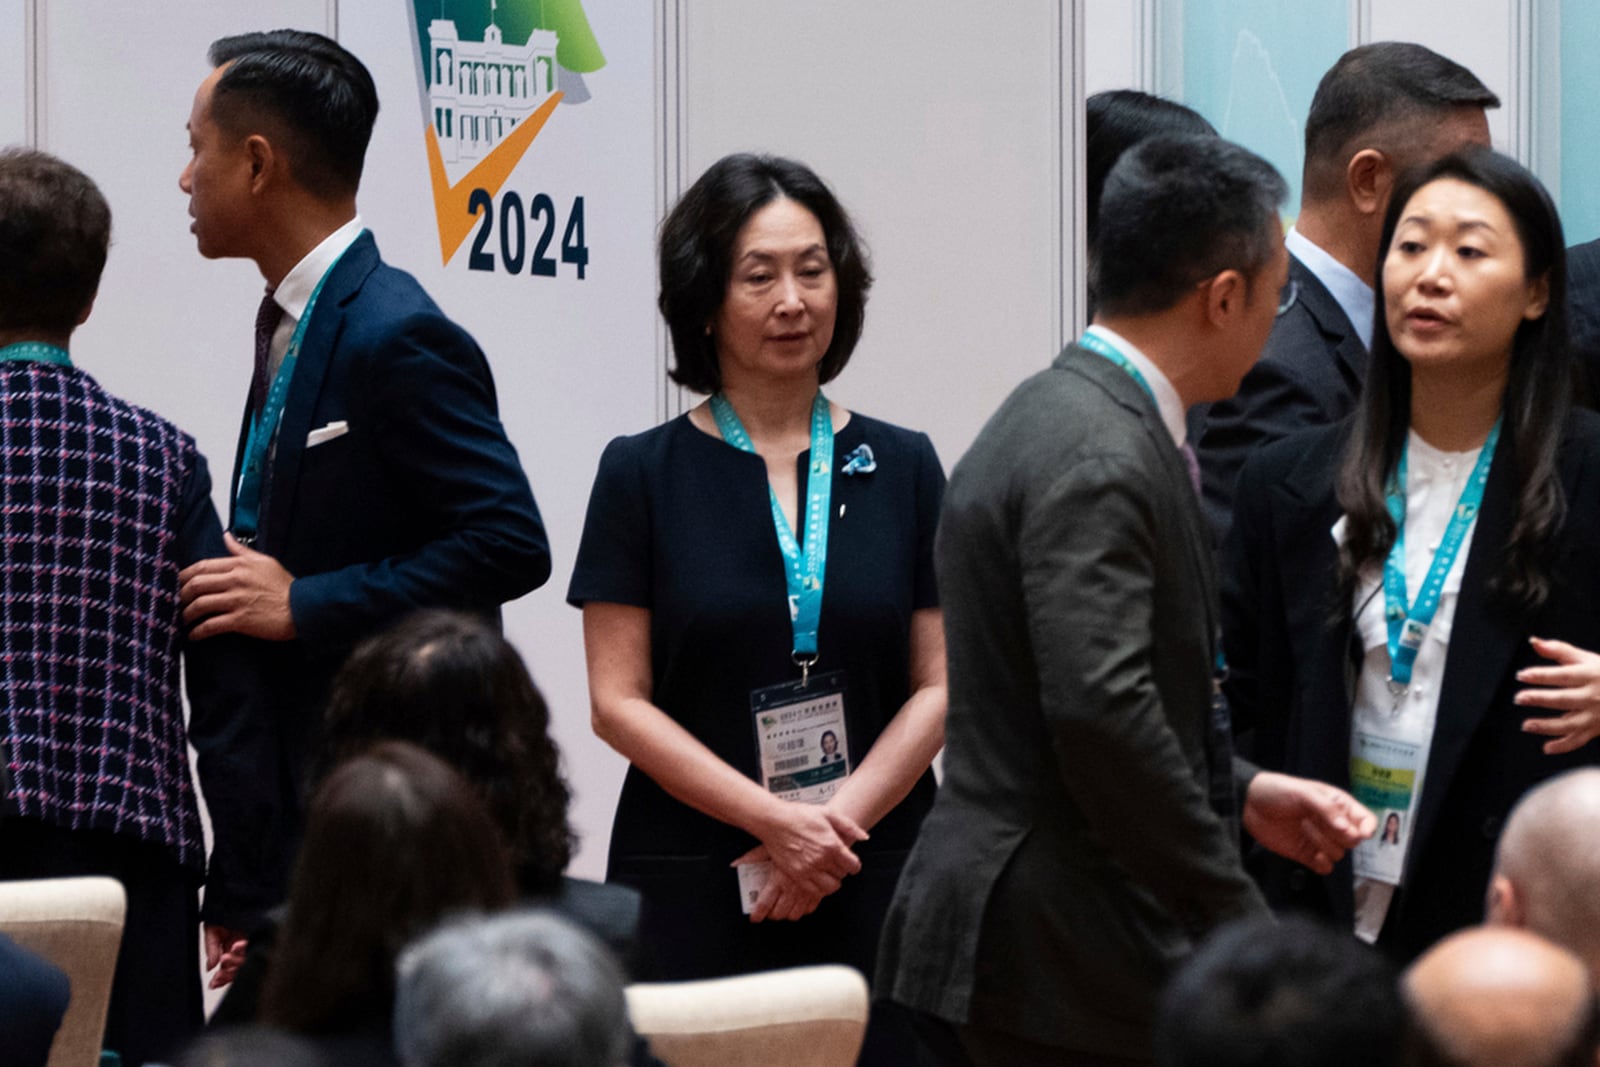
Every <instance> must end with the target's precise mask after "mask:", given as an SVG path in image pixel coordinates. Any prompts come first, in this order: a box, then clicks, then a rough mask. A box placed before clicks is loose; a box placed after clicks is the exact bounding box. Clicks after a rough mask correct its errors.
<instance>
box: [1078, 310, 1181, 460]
mask: <svg viewBox="0 0 1600 1067" xmlns="http://www.w3.org/2000/svg"><path fill="white" fill-rule="evenodd" d="M1085 332H1087V333H1092V334H1094V335H1095V336H1096V337H1098V338H1100V340H1102V341H1104V342H1105V343H1106V344H1108V345H1110V346H1111V347H1112V348H1115V349H1116V350H1117V351H1118V352H1120V353H1121V354H1122V356H1123V358H1125V359H1126V360H1127V361H1128V362H1129V363H1132V364H1133V365H1134V366H1135V367H1137V368H1138V369H1139V373H1140V374H1142V375H1144V380H1145V381H1146V382H1147V383H1149V385H1150V391H1151V392H1152V393H1154V394H1155V398H1156V411H1158V412H1160V414H1161V423H1162V425H1164V426H1165V427H1166V428H1167V432H1168V433H1170V434H1171V435H1172V443H1173V444H1175V445H1177V446H1178V447H1179V448H1182V447H1183V443H1184V441H1185V440H1186V439H1187V438H1188V436H1189V429H1188V425H1187V424H1186V422H1185V420H1184V417H1183V400H1182V399H1181V398H1179V396H1178V390H1176V389H1174V388H1173V386H1172V383H1171V382H1170V381H1168V380H1167V376H1166V375H1165V374H1162V373H1161V368H1159V367H1157V366H1156V365H1155V364H1154V363H1152V362H1150V357H1149V356H1147V355H1145V354H1144V353H1143V352H1141V351H1139V350H1138V349H1137V348H1135V347H1134V346H1133V345H1132V344H1130V343H1129V342H1128V339H1127V338H1125V337H1123V336H1122V335H1121V334H1119V333H1117V332H1116V331H1115V330H1108V329H1106V328H1105V327H1104V326H1091V327H1089V329H1088V330H1087V331H1085Z"/></svg>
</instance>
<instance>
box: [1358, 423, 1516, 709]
mask: <svg viewBox="0 0 1600 1067" xmlns="http://www.w3.org/2000/svg"><path fill="white" fill-rule="evenodd" d="M1499 443H1500V420H1499V419H1496V420H1495V424H1494V428H1493V429H1491V430H1490V431H1489V437H1488V439H1487V440H1485V441H1484V442H1483V450H1482V451H1481V452H1479V453H1478V462H1477V464H1476V465H1475V466H1474V467H1473V468H1472V476H1471V477H1470V478H1468V479H1467V484H1466V487H1465V488H1464V489H1462V490H1461V499H1460V500H1459V501H1458V502H1457V503H1456V508H1455V511H1454V512H1452V513H1451V515H1450V524H1449V525H1448V526H1447V527H1445V531H1444V537H1443V538H1441V539H1440V541H1439V550H1438V551H1437V552H1435V553H1434V554H1433V563H1432V564H1430V565H1429V567H1428V573H1427V576H1426V577H1425V578H1423V580H1422V590H1421V592H1419V593H1418V594H1417V601H1416V603H1415V604H1412V605H1411V606H1410V607H1409V608H1407V606H1406V455H1407V453H1408V452H1410V450H1411V446H1410V442H1409V441H1408V442H1407V443H1406V446H1405V448H1403V449H1402V450H1401V452H1400V463H1399V465H1398V466H1397V467H1396V468H1395V474H1394V478H1393V479H1392V480H1391V481H1390V482H1389V490H1388V493H1387V494H1386V500H1385V502H1386V504H1387V505H1388V508H1389V517H1390V518H1392V519H1393V520H1394V526H1395V536H1394V547H1392V548H1390V549H1389V558H1388V559H1386V560H1385V561H1384V564H1383V601H1384V606H1383V612H1384V619H1385V620H1386V621H1387V622H1388V624H1389V691H1390V692H1391V693H1393V694H1394V695H1395V696H1396V697H1400V696H1403V695H1404V694H1405V692H1406V690H1407V689H1408V688H1410V686H1411V670H1412V668H1413V667H1415V666H1416V662H1417V650H1418V649H1420V648H1421V647H1422V639H1423V638H1424V637H1426V636H1427V635H1428V627H1429V626H1431V625H1432V624H1433V616H1434V613H1435V612H1437V611H1438V610H1439V600H1440V598H1441V597H1442V596H1443V594H1444V580H1445V578H1446V576H1448V575H1449V573H1450V568H1451V567H1453V566H1454V565H1455V561H1456V556H1457V554H1458V553H1460V551H1461V546H1462V545H1463V544H1465V543H1466V540H1467V531H1468V530H1470V529H1471V528H1472V522H1473V520H1474V519H1476V518H1477V517H1478V509H1479V508H1480V507H1481V506H1482V505H1483V487H1484V485H1485V484H1486V483H1487V482H1488V481H1489V465H1490V464H1491V463H1493V462H1494V450H1495V446H1496V445H1497V444H1499Z"/></svg>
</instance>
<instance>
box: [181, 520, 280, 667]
mask: <svg viewBox="0 0 1600 1067" xmlns="http://www.w3.org/2000/svg"><path fill="white" fill-rule="evenodd" d="M223 538H224V540H225V541H226V542H227V545H228V554H227V555H226V556H221V557H219V558H217V559H203V560H201V561H200V562H199V563H193V564H190V565H189V566H187V567H185V568H184V569H183V570H182V571H181V572H179V574H178V596H179V598H180V599H181V600H182V601H183V621H184V622H185V623H186V624H189V625H192V626H194V629H193V630H191V631H189V637H190V638H191V639H193V640H195V641H203V640H205V639H206V638H208V637H215V636H216V635H217V634H228V633H236V634H246V635H248V636H250V637H260V638H263V639H265V640H267V641H288V640H290V639H292V638H293V637H294V617H293V616H292V615H290V614H289V586H290V584H291V583H292V582H293V581H294V575H292V574H290V573H289V572H288V571H286V570H284V569H283V566H282V564H280V563H279V562H278V561H277V560H275V559H273V558H272V557H271V556H268V555H265V554H264V553H261V552H257V551H256V550H255V549H253V548H246V547H245V546H244V545H241V544H240V543H239V542H238V541H235V540H234V538H233V535H232V534H224V535H223ZM196 623H199V625H195V624H196Z"/></svg>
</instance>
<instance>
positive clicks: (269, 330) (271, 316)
mask: <svg viewBox="0 0 1600 1067" xmlns="http://www.w3.org/2000/svg"><path fill="white" fill-rule="evenodd" d="M275 292H277V289H276V288H270V289H268V290H267V293H266V295H265V296H263V297H262V298H261V307H260V308H258V309H257V310H256V368H255V374H254V375H253V376H252V377H251V378H250V410H252V411H260V410H261V408H262V405H264V404H265V403H266V402H267V389H268V388H269V387H270V386H271V384H272V378H271V368H272V335H273V334H274V333H275V332H276V331H277V329H278V322H279V320H281V319H282V318H283V309H282V308H281V307H279V306H278V302H277V301H276V300H274V299H273V298H272V294H273V293H275Z"/></svg>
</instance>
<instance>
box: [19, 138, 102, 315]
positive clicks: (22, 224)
mask: <svg viewBox="0 0 1600 1067" xmlns="http://www.w3.org/2000/svg"><path fill="white" fill-rule="evenodd" d="M110 248H111V206H110V205H109V204H107V203H106V198H105V197H104V196H103V195H102V194H101V192H100V189H99V187H98V186H96V185H95V183H94V182H93V181H91V180H90V178H89V176H88V175H87V174H84V173H83V171H81V170H79V169H78V168H76V167H74V166H72V165H71V164H70V163H66V162H64V161H62V160H60V159H57V158H56V157H55V156H52V155H49V154H48V153H45V152H40V151H37V150H35V149H32V148H7V149H4V150H0V329H4V330H43V331H49V332H51V333H59V332H62V331H65V332H67V333H70V332H72V330H73V329H74V328H75V327H76V326H77V325H78V319H79V318H80V317H81V316H82V315H83V312H84V309H85V308H87V307H88V306H89V304H90V303H91V302H92V301H93V300H94V294H95V293H96V291H98V290H99V288H100V273H101V271H103V270H104V269H105V265H106V253H107V252H108V251H109V250H110Z"/></svg>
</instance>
